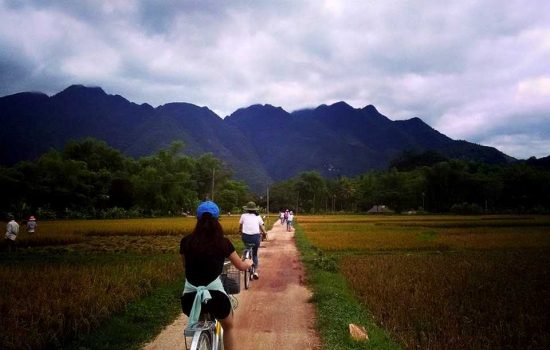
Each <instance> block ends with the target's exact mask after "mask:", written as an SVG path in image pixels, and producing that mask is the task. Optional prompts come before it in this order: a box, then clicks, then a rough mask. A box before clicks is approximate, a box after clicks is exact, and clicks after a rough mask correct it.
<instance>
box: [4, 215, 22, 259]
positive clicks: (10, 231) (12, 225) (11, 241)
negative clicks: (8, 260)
mask: <svg viewBox="0 0 550 350" xmlns="http://www.w3.org/2000/svg"><path fill="white" fill-rule="evenodd" d="M8 220H9V221H8V224H7V225H6V236H5V238H6V241H7V243H8V251H9V252H11V250H12V248H15V249H17V245H16V241H15V240H16V239H17V234H18V233H19V224H18V223H17V222H16V221H15V218H14V217H13V215H11V214H9V215H8Z"/></svg>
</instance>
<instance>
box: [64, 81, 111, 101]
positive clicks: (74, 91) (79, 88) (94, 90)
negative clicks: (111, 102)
mask: <svg viewBox="0 0 550 350" xmlns="http://www.w3.org/2000/svg"><path fill="white" fill-rule="evenodd" d="M106 95H107V94H106V93H105V91H103V89H102V88H100V87H99V86H91V87H88V86H84V85H80V84H77V85H71V86H69V87H68V88H66V89H65V90H63V91H61V92H60V93H58V94H57V95H55V96H56V97H70V98H74V97H99V96H106Z"/></svg>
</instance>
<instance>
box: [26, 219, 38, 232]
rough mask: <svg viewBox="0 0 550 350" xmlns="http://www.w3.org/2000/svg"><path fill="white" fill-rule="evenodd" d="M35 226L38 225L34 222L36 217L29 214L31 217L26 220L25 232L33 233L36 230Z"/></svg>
mask: <svg viewBox="0 0 550 350" xmlns="http://www.w3.org/2000/svg"><path fill="white" fill-rule="evenodd" d="M36 226H38V224H37V223H36V218H35V217H34V216H32V215H31V217H30V218H29V220H28V221H27V232H28V233H30V234H33V233H34V231H35V230H36Z"/></svg>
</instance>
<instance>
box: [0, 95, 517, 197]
mask: <svg viewBox="0 0 550 350" xmlns="http://www.w3.org/2000/svg"><path fill="white" fill-rule="evenodd" d="M0 122H1V123H2V128H0V164H1V165H11V164H13V163H15V162H18V161H21V160H30V159H34V158H36V157H38V156H40V155H41V154H43V153H44V152H46V151H47V150H48V149H50V148H59V149H60V148H62V147H63V146H64V145H65V143H66V142H67V141H68V140H70V139H79V138H84V137H94V138H97V139H100V140H104V141H106V142H107V143H108V144H109V145H110V146H112V147H114V148H116V149H119V150H121V151H122V152H123V153H125V154H127V155H130V156H134V157H138V156H143V155H149V154H152V153H154V152H156V151H158V150H159V149H161V148H165V147H167V146H168V145H169V144H170V143H171V142H172V141H174V140H181V141H183V142H184V144H185V148H184V150H183V151H184V152H185V153H187V154H191V155H198V154H202V153H206V152H211V153H213V154H214V155H215V156H216V157H218V158H220V159H222V160H223V161H224V162H225V163H226V164H228V165H229V166H230V167H231V168H232V169H233V171H234V173H235V176H236V178H238V179H241V180H244V181H246V182H247V183H248V184H249V186H250V187H251V188H252V189H253V190H256V191H259V190H261V189H263V188H265V186H266V185H267V184H268V183H270V182H273V181H279V180H283V179H288V178H290V177H292V176H294V175H296V174H298V173H299V172H301V171H306V170H317V171H318V172H319V173H321V174H322V175H324V176H329V177H330V176H340V175H347V176H354V175H358V174H360V173H363V172H366V171H369V170H381V169H385V168H387V166H388V165H389V164H390V162H391V160H392V159H394V158H395V157H396V156H397V155H399V154H401V153H402V152H403V151H407V150H409V151H410V150H413V151H416V152H423V151H428V150H431V151H437V152H439V153H441V154H442V155H444V156H447V157H449V158H459V159H469V160H475V161H481V162H486V163H493V164H502V163H508V162H511V161H513V160H514V158H512V157H510V156H507V155H506V154H504V153H502V152H500V151H499V150H497V149H495V148H492V147H487V146H482V145H478V144H475V143H471V142H467V141H463V140H453V139H451V138H449V137H447V136H445V135H443V134H441V133H440V132H438V131H437V130H435V129H433V128H431V127H430V126H429V125H427V124H426V123H424V122H423V121H422V120H421V119H420V118H416V117H415V118H412V119H408V120H398V121H392V120H390V119H389V118H387V117H386V116H384V115H382V114H380V113H379V112H378V110H377V109H376V108H375V107H374V106H372V105H368V106H366V107H364V108H353V107H351V106H350V105H348V104H346V103H345V102H338V103H335V104H332V105H321V106H318V107H317V108H312V109H304V110H299V111H295V112H292V113H289V112H287V111H285V110H284V109H282V108H280V107H274V106H271V105H269V104H266V105H252V106H249V107H246V108H241V109H238V110H237V111H235V112H234V113H232V114H231V115H229V116H227V117H225V118H223V119H222V118H221V117H220V116H218V115H217V114H215V113H214V112H213V111H211V110H210V109H208V108H207V107H199V106H196V105H193V104H191V103H168V104H165V105H161V106H158V107H156V108H154V107H152V106H151V105H149V104H141V105H139V104H136V103H133V102H130V101H128V100H127V99H125V98H124V97H122V96H120V95H109V94H107V93H105V91H103V89H101V88H99V87H85V86H82V85H73V86H70V87H68V88H67V89H65V90H63V91H62V92H60V93H58V94H56V95H53V96H48V95H46V94H43V93H38V92H23V93H18V94H14V95H9V96H4V97H1V98H0Z"/></svg>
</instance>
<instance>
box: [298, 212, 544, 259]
mask: <svg viewBox="0 0 550 350" xmlns="http://www.w3.org/2000/svg"><path fill="white" fill-rule="evenodd" d="M299 222H300V225H301V226H302V227H303V228H304V230H305V231H306V232H307V235H308V238H309V240H310V241H311V243H313V244H314V245H315V246H317V247H319V248H321V249H323V250H326V251H340V250H343V251H346V250H359V251H361V250H372V251H375V250H394V249H404V250H411V249H416V250H434V249H435V250H453V249H505V248H539V247H550V235H549V234H548V232H549V231H550V217H542V216H521V217H520V216H518V217H512V216H502V217H497V216H490V217H479V216H478V217H472V216H440V217H438V216H358V215H357V216H305V217H300V218H299Z"/></svg>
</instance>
